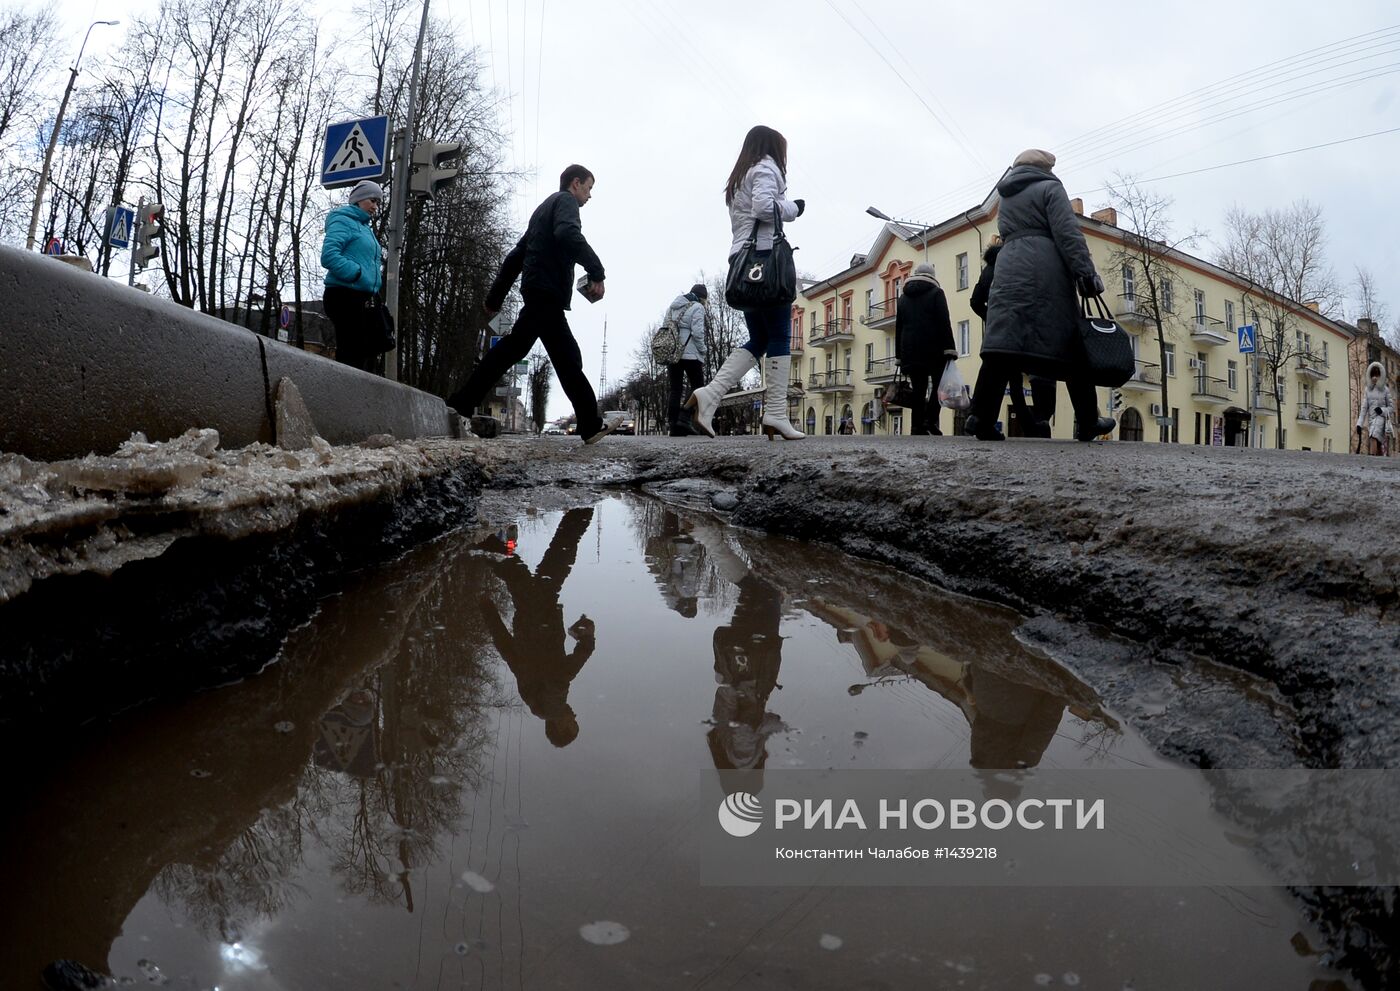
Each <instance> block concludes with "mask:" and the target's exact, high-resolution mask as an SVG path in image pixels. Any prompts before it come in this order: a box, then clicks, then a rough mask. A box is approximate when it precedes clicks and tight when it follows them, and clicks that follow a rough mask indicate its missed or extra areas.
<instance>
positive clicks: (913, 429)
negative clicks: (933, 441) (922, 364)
mask: <svg viewBox="0 0 1400 991" xmlns="http://www.w3.org/2000/svg"><path fill="white" fill-rule="evenodd" d="M908 375H909V384H910V385H911V386H913V388H914V405H912V406H910V407H909V433H910V434H911V435H918V434H937V435H939V436H941V435H942V434H943V431H942V430H939V429H938V415H939V414H940V413H942V412H943V407H942V406H940V405H939V403H938V397H937V396H934V397H933V399H932V400H931V401H930V399H929V394H928V390H929V384H930V383H932V384H933V385H934V386H935V387H936V386H937V385H938V378H942V376H943V372H942V371H941V370H940V371H939V372H938V373H937V375H938V378H935V377H934V372H933V370H932V369H929V368H912V369H910V370H909V372H908Z"/></svg>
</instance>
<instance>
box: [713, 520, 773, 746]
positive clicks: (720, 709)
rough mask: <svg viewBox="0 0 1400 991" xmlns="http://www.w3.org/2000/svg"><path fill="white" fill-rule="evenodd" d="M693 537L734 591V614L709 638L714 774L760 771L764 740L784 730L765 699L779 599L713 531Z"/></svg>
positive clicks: (770, 681)
mask: <svg viewBox="0 0 1400 991" xmlns="http://www.w3.org/2000/svg"><path fill="white" fill-rule="evenodd" d="M693 532H694V535H695V537H696V539H697V540H699V541H700V542H701V543H702V544H703V545H704V547H705V554H706V557H707V558H708V559H709V560H710V561H711V562H713V564H714V566H715V569H716V570H717V571H718V572H719V574H720V577H722V578H724V579H725V580H726V581H729V582H731V583H733V584H734V585H736V586H738V588H739V599H738V601H737V602H736V603H735V605H734V615H733V616H732V617H731V618H730V620H729V623H728V625H726V626H720V627H717V628H716V629H715V633H714V655H715V680H716V681H717V682H718V686H717V687H716V688H715V704H714V709H713V713H712V715H713V719H712V722H713V725H712V726H711V727H710V731H709V733H707V734H706V737H705V738H706V742H707V743H708V744H709V746H710V756H711V758H712V759H713V760H714V763H715V769H716V770H719V771H750V770H752V771H757V770H761V769H762V768H763V765H764V764H765V763H766V762H767V760H768V746H767V742H768V737H770V736H772V735H773V734H774V733H776V732H778V731H780V730H781V729H782V728H783V723H782V720H781V719H779V718H778V717H777V716H776V715H774V714H772V713H770V712H769V711H768V696H769V695H771V694H772V693H773V689H774V688H778V687H781V686H779V685H778V669H779V667H781V665H782V662H783V656H782V654H783V639H782V635H781V634H780V633H779V632H778V627H779V624H780V623H781V622H782V617H783V594H782V592H780V591H778V589H776V588H774V587H773V586H772V585H770V584H768V583H767V582H765V581H762V580H761V579H759V578H758V577H757V576H755V575H754V574H753V573H752V572H750V571H749V568H748V565H747V564H745V563H744V561H743V559H742V558H740V557H739V555H738V554H737V553H736V552H735V551H734V549H733V548H732V547H730V546H729V544H728V542H727V541H726V540H725V539H724V534H723V533H722V532H720V530H719V529H718V528H716V527H713V526H709V525H704V524H702V525H697V526H696V527H695V528H694V531H693Z"/></svg>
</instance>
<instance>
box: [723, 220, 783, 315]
mask: <svg viewBox="0 0 1400 991" xmlns="http://www.w3.org/2000/svg"><path fill="white" fill-rule="evenodd" d="M796 298H797V266H796V264H795V263H794V262H793V260H792V245H790V244H788V242H787V238H786V237H785V236H784V235H783V218H782V215H781V214H780V213H779V212H778V206H777V204H776V203H775V204H774V205H773V247H772V249H771V250H770V251H766V252H760V251H759V250H758V221H757V220H755V221H754V222H753V228H752V229H751V230H750V231H749V237H748V240H747V241H745V242H744V246H743V247H742V248H740V249H739V253H738V254H737V255H735V256H734V257H733V258H732V259H730V261H729V274H728V275H727V276H726V277H725V280H724V301H725V302H726V303H728V304H729V305H730V306H732V307H733V308H734V309H736V310H766V309H770V308H772V307H774V306H787V305H788V304H790V303H791V302H792V301H793V300H795V299H796Z"/></svg>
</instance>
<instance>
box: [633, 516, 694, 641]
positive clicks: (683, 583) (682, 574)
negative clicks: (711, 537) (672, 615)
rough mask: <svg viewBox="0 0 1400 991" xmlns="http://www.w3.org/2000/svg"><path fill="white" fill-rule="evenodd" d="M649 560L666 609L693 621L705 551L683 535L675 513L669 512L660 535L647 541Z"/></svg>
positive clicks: (692, 539)
mask: <svg viewBox="0 0 1400 991" xmlns="http://www.w3.org/2000/svg"><path fill="white" fill-rule="evenodd" d="M646 559H647V567H648V568H649V569H650V570H651V573H652V574H653V575H655V576H656V582H657V584H658V585H660V586H661V598H662V601H664V602H665V603H666V606H667V608H668V609H672V610H674V611H675V612H678V613H680V614H681V615H682V616H684V617H685V618H686V619H694V618H695V614H696V611H697V609H696V607H697V603H698V600H699V598H700V580H701V579H702V578H703V577H704V568H703V565H704V562H705V548H704V546H703V545H702V544H700V543H698V542H697V541H696V540H695V538H694V537H693V536H691V535H690V534H689V533H685V532H684V531H682V529H681V520H680V517H679V516H677V515H676V514H675V513H672V512H670V511H667V512H666V514H665V515H664V517H663V518H662V522H661V530H660V532H659V533H657V534H655V535H654V536H651V537H649V538H648V539H647V545H646Z"/></svg>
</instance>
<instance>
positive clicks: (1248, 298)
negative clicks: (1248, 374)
mask: <svg viewBox="0 0 1400 991" xmlns="http://www.w3.org/2000/svg"><path fill="white" fill-rule="evenodd" d="M1326 243H1327V236H1326V228H1325V225H1324V223H1323V219H1322V210H1321V209H1320V208H1319V207H1315V206H1313V205H1312V204H1310V203H1308V202H1307V201H1306V200H1299V201H1298V202H1296V203H1294V204H1293V205H1292V206H1290V207H1288V208H1286V209H1283V210H1266V211H1265V212H1264V213H1261V214H1251V213H1247V212H1245V211H1244V210H1241V209H1240V208H1238V207H1235V208H1232V209H1231V210H1230V211H1229V212H1228V213H1226V215H1225V243H1224V246H1223V247H1222V249H1221V250H1220V252H1219V254H1218V257H1217V261H1218V263H1219V264H1220V265H1221V266H1222V267H1224V268H1227V269H1230V270H1231V271H1232V272H1234V273H1235V274H1236V275H1238V276H1239V277H1240V278H1241V279H1242V280H1243V281H1245V282H1246V283H1247V284H1248V285H1249V287H1250V288H1249V289H1248V290H1247V291H1246V292H1245V293H1244V294H1243V298H1242V303H1243V305H1244V308H1245V312H1246V313H1248V314H1249V316H1250V318H1251V320H1252V322H1253V323H1254V324H1255V326H1256V328H1257V331H1256V335H1255V347H1256V349H1257V350H1256V352H1255V366H1254V367H1255V376H1256V382H1255V388H1256V393H1257V394H1258V395H1271V396H1272V397H1273V401H1274V403H1273V405H1274V417H1275V427H1274V443H1275V446H1276V447H1279V448H1282V447H1283V429H1284V428H1283V403H1284V400H1285V399H1286V391H1287V375H1286V373H1287V372H1288V371H1289V370H1290V369H1291V368H1293V367H1294V366H1295V363H1296V364H1297V365H1298V366H1302V365H1305V364H1313V365H1316V364H1317V363H1319V361H1320V358H1319V356H1318V355H1317V354H1316V353H1315V352H1314V351H1313V349H1312V335H1311V334H1310V333H1309V332H1307V331H1305V330H1304V329H1303V327H1302V324H1301V322H1300V316H1301V310H1302V308H1303V307H1305V306H1308V307H1314V308H1316V310H1317V311H1318V312H1319V313H1322V314H1324V315H1328V314H1331V313H1333V312H1335V311H1336V310H1337V309H1338V308H1339V307H1340V305H1341V301H1342V292H1341V289H1340V288H1339V286H1338V283H1337V280H1336V277H1335V276H1334V275H1333V273H1332V270H1331V268H1330V267H1329V266H1328V264H1327V260H1326V257H1325V254H1324V250H1323V249H1324V247H1325V246H1326ZM1261 372H1262V374H1263V376H1267V379H1266V380H1265V381H1259V379H1260V377H1261V376H1260V373H1261Z"/></svg>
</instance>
